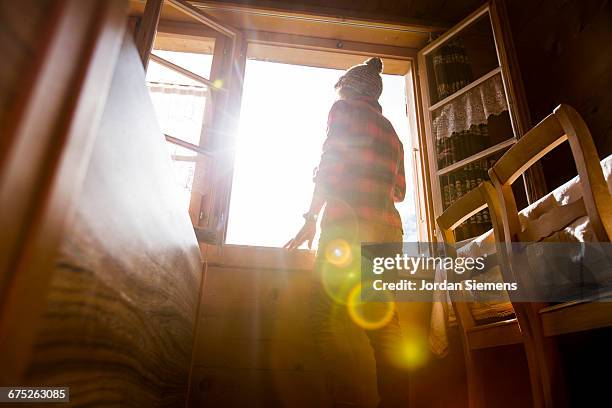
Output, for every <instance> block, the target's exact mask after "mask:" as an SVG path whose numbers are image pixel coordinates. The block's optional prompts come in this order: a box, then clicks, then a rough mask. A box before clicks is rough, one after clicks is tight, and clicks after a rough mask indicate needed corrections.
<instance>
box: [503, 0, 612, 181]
mask: <svg viewBox="0 0 612 408" xmlns="http://www.w3.org/2000/svg"><path fill="white" fill-rule="evenodd" d="M506 3H507V5H508V14H509V18H510V24H511V26H512V31H513V36H514V43H515V46H516V49H517V54H518V59H519V63H520V68H521V72H522V77H523V81H524V84H525V91H526V94H527V100H528V103H529V108H530V111H531V117H532V120H533V123H534V124H535V123H537V122H539V121H540V120H542V119H543V118H544V117H546V116H547V115H548V114H549V113H550V112H551V111H552V110H553V109H554V108H555V107H556V106H557V105H559V104H561V103H566V104H568V105H571V106H573V107H574V108H576V110H578V112H579V113H580V114H581V116H582V117H583V118H584V120H585V122H586V123H587V125H588V126H589V129H590V130H591V133H592V135H593V139H594V140H595V144H596V146H597V150H598V152H599V156H600V158H604V157H607V156H608V155H610V154H612V94H611V93H610V90H611V89H612V4H611V3H610V2H609V1H602V0H569V1H537V2H536V1H530V0H519V1H507V2H506ZM542 162H543V166H544V173H545V176H546V179H547V180H546V181H547V185H548V188H549V190H552V189H554V188H555V187H557V186H559V185H561V184H563V183H564V182H565V181H567V180H569V179H570V178H572V177H573V176H574V175H575V174H576V169H575V168H573V166H571V165H566V164H567V163H570V162H571V153H570V149H569V147H568V146H567V145H566V146H563V147H562V148H560V149H556V150H555V151H554V152H551V154H550V155H548V156H547V157H545V158H544V159H543V161H542ZM560 163H563V165H561V166H560V165H559V164H560Z"/></svg>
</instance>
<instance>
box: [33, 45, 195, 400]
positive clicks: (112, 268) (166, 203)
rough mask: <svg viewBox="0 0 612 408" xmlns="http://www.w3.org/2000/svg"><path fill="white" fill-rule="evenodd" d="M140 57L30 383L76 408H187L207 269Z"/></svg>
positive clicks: (97, 160) (80, 211)
mask: <svg viewBox="0 0 612 408" xmlns="http://www.w3.org/2000/svg"><path fill="white" fill-rule="evenodd" d="M165 143H166V142H165V141H164V137H163V135H162V133H161V131H160V130H159V128H158V126H157V122H156V120H155V114H154V111H153V106H152V104H151V102H150V99H149V95H148V93H147V89H146V86H145V79H144V72H143V68H142V64H141V62H140V59H139V56H138V53H137V50H136V48H135V46H134V44H133V42H132V40H131V36H130V35H128V36H126V40H125V42H124V44H123V48H122V50H121V54H120V58H119V62H118V65H117V67H116V69H115V72H114V77H113V80H112V87H111V89H110V94H109V98H108V102H107V104H106V108H105V110H104V114H103V116H102V121H101V126H100V130H99V132H98V135H97V140H96V143H95V146H94V149H93V154H92V158H91V162H90V165H89V169H88V171H87V175H86V179H85V186H84V189H83V192H82V195H81V196H80V197H79V199H78V203H77V210H76V213H75V214H74V216H73V217H71V219H70V220H69V224H68V227H67V231H66V233H65V234H64V236H63V239H62V245H61V249H60V252H59V255H58V257H57V259H56V262H55V269H54V272H53V277H52V282H51V287H50V291H49V293H48V297H47V302H48V303H47V308H46V313H45V315H44V318H43V322H42V325H41V328H40V330H39V333H38V336H37V341H36V345H35V348H34V351H33V358H32V363H31V364H30V366H29V369H28V371H27V378H26V383H28V384H32V385H43V384H45V385H63V386H70V387H71V390H70V391H71V392H70V394H71V395H70V397H71V402H72V403H73V404H74V405H75V406H85V405H87V406H138V407H155V406H168V407H178V406H183V405H184V401H185V398H186V394H187V384H188V375H189V367H190V360H191V351H192V342H193V338H194V324H195V317H196V313H197V307H198V298H199V290H200V283H201V278H202V277H201V270H202V264H201V258H200V251H199V248H198V246H197V242H196V238H195V235H194V232H193V228H192V226H191V222H190V219H189V216H188V214H187V212H186V211H185V209H184V208H183V207H182V206H181V205H180V203H179V202H178V196H179V194H178V192H177V191H176V187H175V185H174V183H173V181H172V171H173V170H172V168H171V163H170V157H169V156H168V154H167V152H166V150H165Z"/></svg>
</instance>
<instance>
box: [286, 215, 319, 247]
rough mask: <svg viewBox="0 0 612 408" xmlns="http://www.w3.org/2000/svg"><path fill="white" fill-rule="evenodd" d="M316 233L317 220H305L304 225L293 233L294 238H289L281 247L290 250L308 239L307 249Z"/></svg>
mask: <svg viewBox="0 0 612 408" xmlns="http://www.w3.org/2000/svg"><path fill="white" fill-rule="evenodd" d="M316 233H317V222H316V221H315V220H306V222H305V223H304V226H303V227H302V228H301V229H300V231H299V232H298V233H297V234H296V235H295V238H293V239H290V240H289V242H287V243H286V244H285V246H283V248H285V249H290V250H293V249H297V248H298V247H299V246H300V245H302V244H303V243H304V242H306V241H308V249H312V240H313V239H314V236H315V234H316Z"/></svg>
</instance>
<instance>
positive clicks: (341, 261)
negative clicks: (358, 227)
mask: <svg viewBox="0 0 612 408" xmlns="http://www.w3.org/2000/svg"><path fill="white" fill-rule="evenodd" d="M325 260H326V261H327V262H329V263H331V264H332V265H334V266H337V267H340V268H342V267H345V266H348V265H349V264H350V263H351V262H352V261H353V251H352V249H351V246H350V245H349V244H348V242H346V241H345V240H343V239H334V240H333V241H330V242H329V243H328V244H327V245H326V246H325Z"/></svg>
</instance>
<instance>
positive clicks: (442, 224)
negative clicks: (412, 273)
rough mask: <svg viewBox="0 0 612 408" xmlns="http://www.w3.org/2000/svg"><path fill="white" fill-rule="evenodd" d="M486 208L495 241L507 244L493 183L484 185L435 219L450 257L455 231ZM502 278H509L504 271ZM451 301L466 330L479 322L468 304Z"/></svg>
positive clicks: (500, 260) (453, 247)
mask: <svg viewBox="0 0 612 408" xmlns="http://www.w3.org/2000/svg"><path fill="white" fill-rule="evenodd" d="M487 207H488V209H489V214H490V219H491V224H492V225H493V235H494V237H495V241H496V242H504V229H503V226H502V225H501V217H500V206H499V201H498V199H497V196H496V193H495V188H494V187H493V185H492V184H491V182H489V181H485V182H483V183H480V184H479V185H478V186H477V187H476V188H474V189H472V190H470V191H469V192H468V193H466V194H464V195H463V196H461V197H460V198H459V199H458V200H457V201H455V202H454V203H453V204H451V205H450V207H448V208H447V209H446V210H445V211H444V212H443V213H442V214H441V215H440V216H439V217H438V218H437V219H436V222H437V223H438V227H439V228H440V231H441V232H442V238H443V239H444V243H445V244H446V245H447V250H449V251H450V252H451V253H450V254H448V255H450V256H455V255H456V245H455V244H456V243H457V242H456V239H455V234H454V231H455V229H456V228H457V227H459V225H461V223H463V222H464V221H465V220H467V219H469V218H470V217H471V216H473V215H474V214H476V213H478V212H479V211H482V210H483V209H485V208H487ZM499 255H501V256H502V257H504V254H498V256H499ZM504 258H505V257H504ZM503 262H504V261H503V260H502V259H498V263H499V264H500V266H502V263H503ZM502 274H503V275H504V278H506V276H505V271H504V268H503V267H502ZM451 301H452V303H453V307H454V309H455V313H456V315H457V317H458V318H459V322H460V324H461V326H462V328H463V330H466V329H469V328H471V327H474V326H475V325H476V322H475V320H474V317H473V316H472V313H471V312H470V309H469V307H468V305H467V304H466V303H465V302H455V301H453V298H452V296H451Z"/></svg>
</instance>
